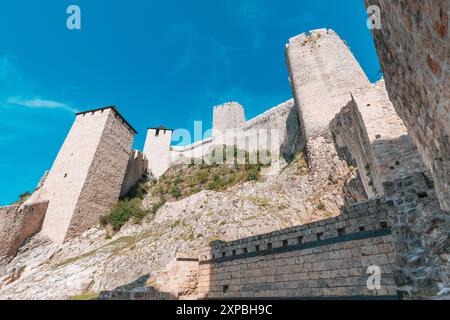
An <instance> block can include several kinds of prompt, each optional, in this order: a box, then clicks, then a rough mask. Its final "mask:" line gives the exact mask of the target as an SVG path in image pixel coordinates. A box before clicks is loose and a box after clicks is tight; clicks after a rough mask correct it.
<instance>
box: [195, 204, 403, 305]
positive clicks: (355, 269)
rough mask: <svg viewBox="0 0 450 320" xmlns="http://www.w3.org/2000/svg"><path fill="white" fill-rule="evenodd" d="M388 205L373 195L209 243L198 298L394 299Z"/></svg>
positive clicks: (392, 248)
mask: <svg viewBox="0 0 450 320" xmlns="http://www.w3.org/2000/svg"><path fill="white" fill-rule="evenodd" d="M389 209H390V206H389V204H388V203H387V201H384V200H383V199H374V200H371V201H368V202H362V203H358V204H356V205H354V206H352V207H350V208H347V209H345V210H343V212H342V214H341V215H340V216H338V217H336V218H332V219H327V220H323V221H319V222H315V223H312V224H308V225H302V226H298V227H293V228H288V229H284V230H279V231H275V232H272V233H268V234H263V235H259V236H254V237H249V238H244V239H239V240H236V241H232V242H222V241H216V242H213V243H211V246H210V247H207V248H205V249H204V250H203V251H202V252H201V256H200V271H199V272H200V273H199V282H198V290H199V298H200V299H336V298H337V299H398V298H397V292H396V288H395V284H394V280H393V277H392V271H393V267H394V260H395V251H394V246H393V238H392V235H391V228H390V222H389V219H388V212H389ZM371 267H372V269H370V268H371ZM371 270H372V271H371ZM368 271H371V272H372V273H373V274H378V275H379V278H378V279H379V280H380V283H379V284H380V286H379V287H378V286H377V282H376V281H377V280H376V278H374V280H375V282H374V283H372V282H370V281H369V280H370V279H369V277H370V276H371V273H369V274H368ZM368 283H369V285H368ZM370 284H374V286H373V287H371V286H370Z"/></svg>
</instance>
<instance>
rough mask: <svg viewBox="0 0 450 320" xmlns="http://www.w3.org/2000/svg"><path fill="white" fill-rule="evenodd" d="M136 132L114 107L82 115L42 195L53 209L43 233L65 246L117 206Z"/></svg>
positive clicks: (66, 142) (49, 209)
mask: <svg viewBox="0 0 450 320" xmlns="http://www.w3.org/2000/svg"><path fill="white" fill-rule="evenodd" d="M135 134H136V131H135V130H134V129H133V128H132V127H131V126H130V125H129V124H128V123H127V122H126V120H125V119H124V118H123V117H122V116H121V115H120V114H119V112H118V111H117V110H116V108H115V107H106V108H102V109H96V110H91V111H87V112H82V113H78V114H77V115H76V119H75V122H74V124H73V126H72V128H71V130H70V132H69V134H68V136H67V138H66V140H65V142H64V144H63V146H62V147H61V150H60V151H59V153H58V156H57V158H56V160H55V162H54V164H53V167H52V169H51V170H50V173H49V175H48V177H47V179H46V181H45V184H44V186H43V188H42V189H41V190H40V191H39V195H38V199H39V200H48V201H49V205H48V209H47V213H46V217H45V220H44V224H43V227H42V234H43V235H46V236H48V237H50V238H51V239H52V240H53V241H56V242H59V243H61V242H64V241H65V240H68V239H70V238H73V237H76V236H78V235H80V234H81V233H83V232H84V231H86V230H88V229H90V228H91V227H93V226H95V225H96V224H97V223H98V219H99V217H100V215H103V214H107V213H108V212H109V211H110V210H112V209H113V208H114V206H115V205H116V203H117V199H118V198H119V193H120V190H121V186H122V182H123V179H124V175H125V170H126V168H127V163H128V161H129V158H130V154H131V146H132V143H133V138H134V135H135Z"/></svg>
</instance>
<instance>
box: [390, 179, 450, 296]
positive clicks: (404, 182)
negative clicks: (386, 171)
mask: <svg viewBox="0 0 450 320" xmlns="http://www.w3.org/2000/svg"><path fill="white" fill-rule="evenodd" d="M385 189H386V193H387V197H388V199H390V200H391V203H392V208H391V210H389V211H390V219H391V221H392V224H393V235H394V241H395V246H396V250H397V252H398V256H397V258H396V265H395V272H394V275H395V280H396V283H397V285H398V287H399V289H401V290H403V291H404V292H405V293H406V295H407V296H412V297H415V298H426V297H430V296H436V295H438V294H446V293H447V292H448V290H449V286H450V279H449V271H450V263H449V249H450V216H449V215H448V214H447V213H446V212H444V211H442V210H441V209H440V208H439V202H438V200H437V198H436V195H435V191H434V189H433V188H432V186H431V185H430V181H429V179H428V178H427V177H426V176H425V175H423V174H422V173H417V174H415V175H412V176H410V177H408V178H404V179H397V180H395V181H393V182H388V183H386V184H385Z"/></svg>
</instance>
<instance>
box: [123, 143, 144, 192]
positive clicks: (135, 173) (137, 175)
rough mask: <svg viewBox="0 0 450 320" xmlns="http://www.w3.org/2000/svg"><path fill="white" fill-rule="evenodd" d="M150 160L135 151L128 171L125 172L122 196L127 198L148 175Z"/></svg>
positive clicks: (129, 162) (129, 161)
mask: <svg viewBox="0 0 450 320" xmlns="http://www.w3.org/2000/svg"><path fill="white" fill-rule="evenodd" d="M147 171H148V160H147V158H146V157H145V155H144V154H143V153H142V152H140V151H138V150H134V151H133V152H132V155H131V157H130V159H129V160H128V166H127V170H126V172H125V178H124V179H123V183H122V190H121V191H120V196H121V197H123V196H126V195H127V194H128V192H130V191H131V189H132V188H133V187H134V186H135V185H136V183H137V182H138V181H139V180H140V179H141V178H142V177H143V176H144V175H145V174H146V173H147Z"/></svg>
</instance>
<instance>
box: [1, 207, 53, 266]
mask: <svg viewBox="0 0 450 320" xmlns="http://www.w3.org/2000/svg"><path fill="white" fill-rule="evenodd" d="M47 205H48V203H47V202H41V203H36V204H33V205H23V206H20V205H13V206H9V207H0V243H1V246H0V267H1V265H2V264H4V263H5V262H7V261H8V260H9V259H11V258H12V257H13V256H14V255H15V254H16V253H17V250H18V249H19V248H20V247H21V246H22V245H23V243H24V241H25V240H27V239H28V238H30V237H31V236H33V235H35V234H36V233H37V232H39V231H40V230H41V227H42V222H43V221H44V217H45V212H46V210H47Z"/></svg>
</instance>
